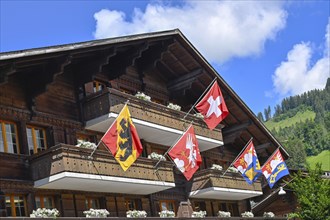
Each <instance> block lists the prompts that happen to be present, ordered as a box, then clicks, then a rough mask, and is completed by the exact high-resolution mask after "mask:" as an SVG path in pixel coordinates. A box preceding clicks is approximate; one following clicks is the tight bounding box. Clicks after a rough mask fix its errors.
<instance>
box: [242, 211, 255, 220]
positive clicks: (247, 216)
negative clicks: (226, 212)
mask: <svg viewBox="0 0 330 220" xmlns="http://www.w3.org/2000/svg"><path fill="white" fill-rule="evenodd" d="M241 215H242V217H244V218H253V217H254V215H253V213H252V212H248V211H246V212H244V213H242V214H241Z"/></svg>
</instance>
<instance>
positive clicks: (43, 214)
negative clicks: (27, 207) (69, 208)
mask: <svg viewBox="0 0 330 220" xmlns="http://www.w3.org/2000/svg"><path fill="white" fill-rule="evenodd" d="M59 215H60V212H59V211H58V210H57V209H46V208H42V209H41V208H38V209H37V210H33V211H32V214H30V218H55V217H57V216H59Z"/></svg>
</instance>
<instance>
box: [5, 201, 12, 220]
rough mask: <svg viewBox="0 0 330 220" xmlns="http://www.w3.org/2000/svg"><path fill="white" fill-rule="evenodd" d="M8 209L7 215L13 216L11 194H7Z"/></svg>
mask: <svg viewBox="0 0 330 220" xmlns="http://www.w3.org/2000/svg"><path fill="white" fill-rule="evenodd" d="M6 211H7V216H12V213H11V203H10V197H9V196H6Z"/></svg>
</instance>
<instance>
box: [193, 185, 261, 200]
mask: <svg viewBox="0 0 330 220" xmlns="http://www.w3.org/2000/svg"><path fill="white" fill-rule="evenodd" d="M260 195H262V192H261V191H255V190H242V189H231V188H222V187H209V188H205V189H201V190H196V191H192V192H190V194H189V197H190V198H196V199H221V200H244V199H248V198H252V197H255V196H260Z"/></svg>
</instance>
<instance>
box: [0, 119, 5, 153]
mask: <svg viewBox="0 0 330 220" xmlns="http://www.w3.org/2000/svg"><path fill="white" fill-rule="evenodd" d="M2 134H3V133H2V123H1V122H0V152H5V144H4V142H3V137H2Z"/></svg>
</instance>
